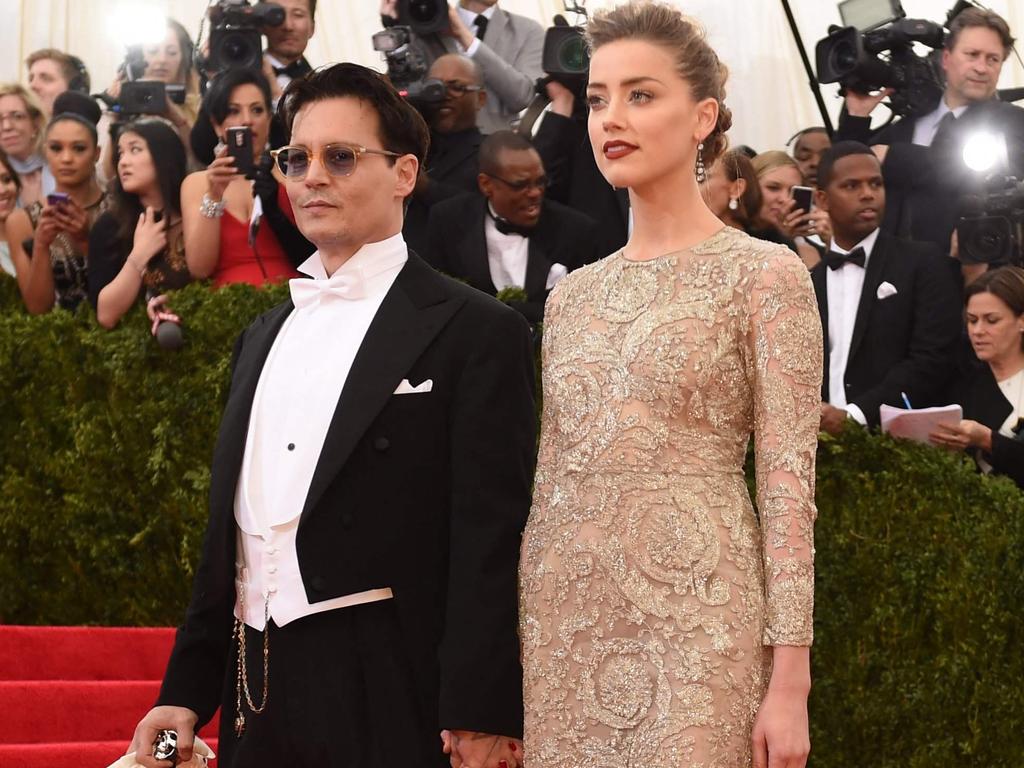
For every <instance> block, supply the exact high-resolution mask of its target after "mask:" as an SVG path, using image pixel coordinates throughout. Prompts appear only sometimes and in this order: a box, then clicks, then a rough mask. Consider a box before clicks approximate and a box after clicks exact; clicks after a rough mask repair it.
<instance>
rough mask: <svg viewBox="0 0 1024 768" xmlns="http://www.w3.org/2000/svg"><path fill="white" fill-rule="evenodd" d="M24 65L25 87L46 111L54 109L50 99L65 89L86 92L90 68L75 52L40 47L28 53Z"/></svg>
mask: <svg viewBox="0 0 1024 768" xmlns="http://www.w3.org/2000/svg"><path fill="white" fill-rule="evenodd" d="M25 66H26V67H27V68H28V87H29V88H30V89H31V90H32V93H34V94H35V95H36V98H37V99H39V103H40V104H42V105H43V109H45V110H46V114H48V115H49V114H52V113H53V100H54V99H56V98H57V97H58V96H60V95H61V94H62V93H64V91H78V92H80V93H89V71H88V70H87V69H86V68H85V65H84V64H82V60H81V59H79V58H77V57H76V56H70V55H68V54H66V53H64V52H63V51H58V50H57V49H56V48H41V49H39V50H38V51H33V52H32V53H30V54H29V55H28V58H27V59H25Z"/></svg>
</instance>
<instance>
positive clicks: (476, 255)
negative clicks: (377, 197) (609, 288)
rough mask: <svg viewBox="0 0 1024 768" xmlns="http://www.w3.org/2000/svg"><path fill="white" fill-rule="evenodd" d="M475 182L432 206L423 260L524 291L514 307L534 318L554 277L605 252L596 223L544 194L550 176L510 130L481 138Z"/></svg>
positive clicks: (489, 289) (480, 285)
mask: <svg viewBox="0 0 1024 768" xmlns="http://www.w3.org/2000/svg"><path fill="white" fill-rule="evenodd" d="M479 184H480V193H481V194H479V195H473V196H468V195H467V196H463V197H457V198H453V199H451V200H447V201H445V202H443V203H440V204H438V205H435V206H434V208H433V210H432V211H431V214H430V227H429V230H428V240H429V244H430V245H429V249H428V259H429V261H430V263H431V264H433V266H434V267H436V268H437V269H439V270H440V271H441V272H444V273H445V274H448V275H451V276H453V277H457V278H459V279H461V280H465V281H466V282H467V283H469V284H470V285H471V286H473V287H474V288H477V289H478V290H481V291H484V292H485V293H489V294H490V295H492V296H494V295H496V294H497V293H498V292H499V291H501V290H504V289H507V288H521V289H523V290H524V291H525V294H526V300H525V301H522V302H513V303H512V304H511V306H512V307H514V308H515V309H518V310H519V311H520V312H521V313H522V314H523V316H524V317H525V318H526V319H527V320H529V321H530V322H531V323H539V322H541V320H543V318H544V302H545V300H546V299H547V296H548V293H549V292H550V291H551V289H552V288H554V287H555V285H556V284H557V283H558V281H559V280H561V279H562V278H563V277H565V275H566V274H568V273H569V272H571V271H572V270H574V269H577V268H578V267H581V266H583V265H584V264H589V263H590V262H592V261H596V260H597V259H599V258H601V256H603V255H605V254H604V253H602V252H601V250H600V248H599V247H598V244H597V239H596V237H595V236H594V221H593V220H592V219H590V218H588V217H587V216H584V215H583V214H581V213H579V212H577V211H574V210H572V209H571V208H567V207H565V206H564V205H561V204H559V203H555V202H552V201H550V200H545V199H544V188H545V186H546V184H547V178H546V177H545V175H544V166H543V164H542V163H541V160H540V155H539V154H537V150H535V149H534V148H533V146H532V145H531V144H530V141H529V139H527V138H525V137H523V136H521V135H519V134H518V133H513V132H512V131H499V132H498V133H493V134H491V135H490V136H488V137H487V138H486V139H485V140H484V143H483V144H482V145H481V147H480V176H479Z"/></svg>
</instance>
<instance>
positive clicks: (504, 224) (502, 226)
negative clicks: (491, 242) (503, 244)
mask: <svg viewBox="0 0 1024 768" xmlns="http://www.w3.org/2000/svg"><path fill="white" fill-rule="evenodd" d="M494 227H495V228H496V229H497V230H498V231H499V232H501V234H503V235H521V236H523V237H529V236H530V232H532V231H533V229H532V228H527V227H521V226H519V225H518V224H513V223H512V222H511V221H509V220H508V219H503V218H501V217H500V216H495V217H494Z"/></svg>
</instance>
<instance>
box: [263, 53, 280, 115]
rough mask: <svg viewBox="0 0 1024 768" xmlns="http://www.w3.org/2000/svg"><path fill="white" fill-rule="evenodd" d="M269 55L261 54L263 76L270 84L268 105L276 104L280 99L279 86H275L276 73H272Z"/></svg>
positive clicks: (272, 68)
mask: <svg viewBox="0 0 1024 768" xmlns="http://www.w3.org/2000/svg"><path fill="white" fill-rule="evenodd" d="M268 55H269V54H266V53H264V54H263V76H264V77H265V78H267V82H268V83H269V84H270V103H271V104H276V103H277V102H278V99H280V98H281V86H280V85H278V84H277V73H276V72H274V65H273V64H271V63H270V59H269V58H268Z"/></svg>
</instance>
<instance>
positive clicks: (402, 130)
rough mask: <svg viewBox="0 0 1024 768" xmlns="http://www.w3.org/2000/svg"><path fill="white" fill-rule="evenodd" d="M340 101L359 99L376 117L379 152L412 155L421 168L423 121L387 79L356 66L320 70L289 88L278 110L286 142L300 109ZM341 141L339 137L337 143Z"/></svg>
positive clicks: (425, 137) (425, 141) (426, 137)
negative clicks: (319, 102)
mask: <svg viewBox="0 0 1024 768" xmlns="http://www.w3.org/2000/svg"><path fill="white" fill-rule="evenodd" d="M343 98H351V99H358V100H359V101H361V102H362V103H364V104H367V105H368V106H370V107H371V108H372V109H373V110H374V111H375V112H376V113H377V123H378V132H379V134H380V141H381V145H382V147H381V148H382V149H386V150H388V151H390V152H397V153H398V154H400V155H415V156H416V159H417V160H419V162H420V167H421V168H422V167H423V162H424V160H425V159H426V156H427V149H428V148H429V146H430V132H429V130H428V129H427V124H426V123H425V122H424V120H423V117H422V116H421V115H420V113H419V112H417V111H416V110H415V109H414V108H413V107H412V106H411V105H410V104H409V102H407V101H406V100H405V99H403V98H402V96H401V95H400V94H399V93H398V91H397V90H395V87H394V86H393V85H392V84H391V82H390V81H389V80H388V79H387V77H385V76H384V75H382V74H380V73H379V72H374V71H373V70H372V69H368V68H367V67H363V66H360V65H359V64H350V63H343V64H332V65H331V66H328V67H321V68H320V69H318V70H316V71H314V72H311V73H310V74H308V75H306V76H305V77H300V78H297V79H295V80H292V81H291V82H290V83H289V84H288V87H287V89H285V92H284V95H283V96H282V97H281V105H280V110H281V114H282V117H283V118H284V122H285V127H286V128H287V130H288V136H289V141H290V140H291V138H290V137H291V134H292V125H293V124H294V122H295V116H296V115H297V114H298V113H299V111H300V110H301V109H302V108H303V107H307V106H309V105H310V104H314V103H316V102H318V101H326V100H328V99H343ZM344 138H346V137H345V136H338V139H344ZM374 149H375V147H374Z"/></svg>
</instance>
